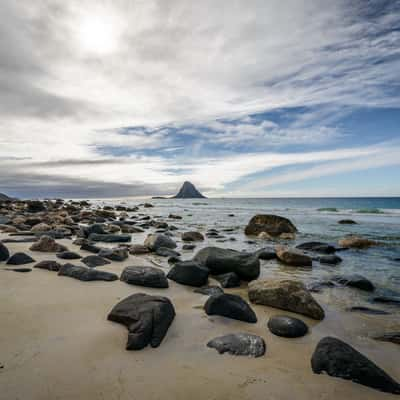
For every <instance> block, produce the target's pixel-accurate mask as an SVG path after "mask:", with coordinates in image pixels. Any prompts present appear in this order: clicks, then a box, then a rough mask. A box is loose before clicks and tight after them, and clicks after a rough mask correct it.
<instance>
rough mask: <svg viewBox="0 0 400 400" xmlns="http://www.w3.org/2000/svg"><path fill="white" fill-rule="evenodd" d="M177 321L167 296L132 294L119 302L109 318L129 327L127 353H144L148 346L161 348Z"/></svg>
mask: <svg viewBox="0 0 400 400" xmlns="http://www.w3.org/2000/svg"><path fill="white" fill-rule="evenodd" d="M174 318H175V309H174V306H173V305H172V303H171V301H170V300H169V299H168V298H166V297H161V296H150V295H147V294H144V293H136V294H133V295H131V296H129V297H127V298H126V299H124V300H122V301H120V302H119V303H118V304H117V305H115V306H114V308H113V309H112V310H111V312H110V313H109V314H108V317H107V319H108V320H110V321H114V322H118V323H120V324H123V325H125V326H126V327H127V328H128V331H129V333H128V341H127V344H126V349H127V350H141V349H143V348H144V347H146V346H147V345H148V344H150V345H151V347H158V346H159V345H160V344H161V342H162V340H163V339H164V337H165V335H166V333H167V331H168V328H169V327H170V325H171V323H172V321H173V320H174Z"/></svg>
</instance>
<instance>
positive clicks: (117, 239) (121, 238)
mask: <svg viewBox="0 0 400 400" xmlns="http://www.w3.org/2000/svg"><path fill="white" fill-rule="evenodd" d="M131 239H132V236H131V235H114V234H112V233H107V234H99V233H91V234H90V236H89V240H92V241H93V242H105V243H127V242H130V241H131Z"/></svg>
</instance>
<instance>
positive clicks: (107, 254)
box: [98, 247, 128, 261]
mask: <svg viewBox="0 0 400 400" xmlns="http://www.w3.org/2000/svg"><path fill="white" fill-rule="evenodd" d="M98 256H100V257H104V258H107V259H108V260H111V261H124V260H126V259H127V258H128V249H126V248H125V247H115V248H113V249H101V250H100V252H99V253H98Z"/></svg>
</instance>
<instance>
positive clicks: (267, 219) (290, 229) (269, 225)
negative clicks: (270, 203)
mask: <svg viewBox="0 0 400 400" xmlns="http://www.w3.org/2000/svg"><path fill="white" fill-rule="evenodd" d="M262 232H265V233H266V234H267V235H268V236H270V237H279V236H282V235H286V234H290V235H293V236H294V235H295V233H296V232H297V228H296V227H295V226H294V225H293V224H292V222H291V221H290V220H288V219H287V218H284V217H280V216H279V215H270V214H258V215H255V216H254V217H253V218H252V219H251V220H250V221H249V223H248V224H247V226H246V229H245V234H246V235H259V234H260V233H262Z"/></svg>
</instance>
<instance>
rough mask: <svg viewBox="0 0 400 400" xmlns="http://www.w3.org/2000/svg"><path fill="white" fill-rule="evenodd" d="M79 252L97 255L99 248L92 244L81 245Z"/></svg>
mask: <svg viewBox="0 0 400 400" xmlns="http://www.w3.org/2000/svg"><path fill="white" fill-rule="evenodd" d="M81 250H85V251H88V252H89V253H94V254H98V253H99V252H100V251H101V247H98V246H96V245H94V244H92V243H83V244H82V246H81Z"/></svg>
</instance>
